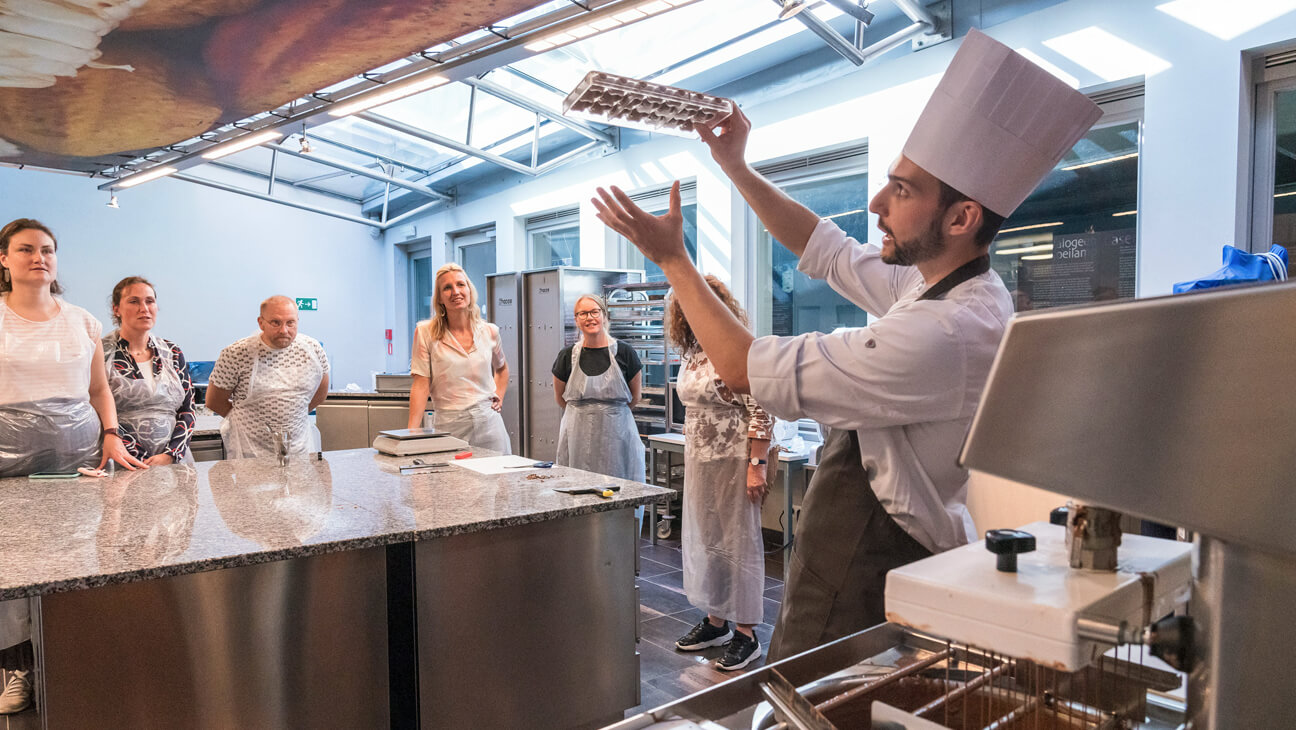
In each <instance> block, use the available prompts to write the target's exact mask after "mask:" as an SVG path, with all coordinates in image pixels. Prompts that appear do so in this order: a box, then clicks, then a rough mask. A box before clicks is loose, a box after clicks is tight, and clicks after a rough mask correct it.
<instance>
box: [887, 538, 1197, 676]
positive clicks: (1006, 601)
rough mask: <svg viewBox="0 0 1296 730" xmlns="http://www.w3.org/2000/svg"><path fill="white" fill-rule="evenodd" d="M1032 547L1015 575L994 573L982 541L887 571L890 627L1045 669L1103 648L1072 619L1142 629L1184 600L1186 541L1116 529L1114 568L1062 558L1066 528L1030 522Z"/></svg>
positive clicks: (1188, 581) (1188, 577)
mask: <svg viewBox="0 0 1296 730" xmlns="http://www.w3.org/2000/svg"><path fill="white" fill-rule="evenodd" d="M1020 529H1021V530H1024V531H1025V532H1029V533H1031V534H1032V535H1034V536H1035V546H1036V547H1035V551H1034V552H1029V553H1023V554H1020V555H1018V556H1017V572H1016V573H1005V572H1001V571H999V570H997V569H996V567H995V565H996V560H995V557H996V556H995V555H993V554H991V553H990V552H989V551H987V550H986V547H985V541H979V542H975V543H972V544H970V545H964V546H963V547H960V548H955V549H953V550H950V551H947V552H944V553H940V554H937V555H933V556H932V557H930V558H926V559H923V560H919V561H917V562H915V563H910V564H909V565H906V566H904V567H901V568H897V569H895V570H892V571H891V572H889V573H887V579H886V615H887V620H888V621H891V622H893V623H898V624H902V625H904V626H909V627H912V628H914V629H917V630H919V631H924V632H930V633H932V634H936V635H938V636H943V637H945V638H948V639H951V640H953V641H956V642H962V643H966V644H971V645H973V646H978V647H982V648H986V649H991V650H993V651H995V652H996V653H1002V654H1006V655H1009V656H1013V657H1017V658H1020V659H1029V660H1031V661H1033V662H1036V663H1038V664H1042V665H1044V666H1048V667H1053V668H1055V669H1063V670H1066V671H1078V670H1080V669H1083V668H1084V667H1086V666H1089V665H1090V664H1092V663H1093V662H1094V660H1095V659H1097V658H1098V657H1099V656H1101V655H1102V654H1103V652H1105V651H1107V650H1109V649H1111V648H1112V647H1111V645H1110V644H1101V643H1098V642H1095V641H1091V640H1089V639H1085V638H1083V637H1082V636H1081V635H1080V633H1079V631H1078V629H1077V627H1078V622H1079V621H1080V620H1081V619H1091V620H1095V621H1099V622H1103V623H1110V624H1120V623H1122V622H1124V623H1127V624H1128V625H1129V626H1135V627H1142V626H1147V625H1148V624H1149V623H1151V622H1152V621H1155V620H1156V619H1159V618H1161V617H1163V616H1165V615H1167V614H1169V613H1173V612H1174V611H1175V610H1176V609H1178V608H1180V607H1182V606H1183V605H1184V604H1186V603H1187V601H1188V599H1189V597H1190V591H1191V585H1192V560H1191V552H1192V545H1191V544H1189V543H1184V542H1175V541H1173V540H1162V539H1158V538H1153V537H1142V536H1139V535H1125V536H1124V537H1123V540H1122V543H1121V547H1120V553H1119V555H1120V557H1119V563H1118V566H1117V569H1116V571H1115V572H1110V573H1109V572H1102V571H1086V570H1076V569H1074V568H1071V567H1070V565H1069V563H1068V551H1067V543H1066V528H1065V527H1063V526H1061V525H1052V524H1049V523H1048V522H1033V523H1031V524H1029V525H1026V526H1024V527H1022V528H1020Z"/></svg>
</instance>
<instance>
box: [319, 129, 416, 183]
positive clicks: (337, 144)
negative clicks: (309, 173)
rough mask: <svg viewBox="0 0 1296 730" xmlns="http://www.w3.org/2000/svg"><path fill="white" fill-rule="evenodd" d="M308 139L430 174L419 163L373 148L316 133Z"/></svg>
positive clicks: (411, 170) (412, 170)
mask: <svg viewBox="0 0 1296 730" xmlns="http://www.w3.org/2000/svg"><path fill="white" fill-rule="evenodd" d="M310 139H311V140H313V141H315V142H323V143H324V144H326V145H329V146H331V147H336V148H338V149H340V150H346V151H348V152H354V153H356V154H358V155H364V156H366V157H372V158H374V159H375V160H382V161H383V162H387V163H390V164H393V165H397V166H399V167H403V168H405V169H406V170H409V171H410V172H417V173H419V174H420V175H431V174H432V171H431V170H428V169H427V168H425V167H421V166H419V165H413V164H410V163H408V162H405V161H404V160H398V159H396V158H395V157H389V156H387V155H384V154H381V153H379V152H374V151H373V150H367V149H364V148H363V147H356V146H355V145H352V144H347V143H346V142H339V141H337V140H335V139H329V138H328V137H321V136H319V134H318V133H316V134H312V135H311V136H310Z"/></svg>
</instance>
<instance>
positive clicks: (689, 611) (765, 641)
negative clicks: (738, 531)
mask: <svg viewBox="0 0 1296 730" xmlns="http://www.w3.org/2000/svg"><path fill="white" fill-rule="evenodd" d="M682 568H683V560H682V556H681V554H680V543H679V537H678V535H676V536H674V537H672V538H671V539H669V540H658V541H657V544H656V545H653V544H652V543H651V542H650V541H649V540H647V539H643V540H640V541H639V578H638V584H639V616H640V627H639V633H640V641H639V694H640V704H639V706H637V707H633V708H631V709H629V710H627V711H626V717H629V716H631V715H635V714H638V713H640V712H643V711H644V710H651V709H652V708H654V707H658V706H660V705H664V704H666V703H667V702H672V701H674V700H677V699H679V698H681V697H684V696H686V695H690V694H693V693H694V692H697V691H700V690H703V689H706V688H707V687H710V686H712V685H715V684H719V683H720V682H724V681H726V680H729V679H733V678H734V677H735V676H738V675H739V674H742V673H743V672H744V671H748V670H750V669H755V668H757V667H760V666H762V665H763V664H764V663H765V657H764V656H762V657H761V658H760V659H757V660H756V661H754V662H752V663H751V664H749V665H747V667H746V668H744V669H742V670H740V671H737V672H722V671H720V670H719V669H716V668H715V660H716V659H718V658H720V656H721V655H722V654H724V647H721V646H717V647H712V648H710V649H704V650H702V651H699V652H683V651H678V650H676V649H675V641H676V640H677V639H679V638H680V637H681V636H683V635H684V634H686V633H688V630H689V629H691V628H692V627H693V625H694V624H696V623H697V622H698V621H701V620H702V618H703V617H704V616H705V615H706V614H705V613H703V612H702V611H701V610H700V609H697V608H694V607H693V606H692V605H691V604H689V602H688V598H687V597H685V595H684V573H683V570H682ZM765 572H766V576H765V622H764V623H762V624H759V625H758V626H757V627H756V638H758V639H759V640H760V644H761V651H762V652H764V651H765V650H766V648H768V647H769V641H770V635H771V634H772V633H773V632H774V621H775V619H776V618H777V617H778V611H779V606H780V603H781V601H782V600H783V561H782V555H781V554H780V553H778V552H775V553H773V554H770V555H768V556H767V557H766V560H765Z"/></svg>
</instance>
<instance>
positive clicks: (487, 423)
mask: <svg viewBox="0 0 1296 730" xmlns="http://www.w3.org/2000/svg"><path fill="white" fill-rule="evenodd" d="M432 422H433V428H435V429H436V430H437V431H445V432H447V433H449V434H450V435H451V436H454V437H455V438H458V439H463V440H464V441H467V442H468V444H469V445H471V446H474V447H478V448H482V449H490V450H491V451H498V452H500V453H501V454H511V453H513V448H512V446H511V445H510V444H509V435H508V429H507V428H505V426H504V417H503V416H501V415H500V414H499V413H498V412H496V410H495V409H494V408H491V405H490V401H482V402H481V403H478V404H477V405H475V406H472V407H471V408H465V409H463V410H459V411H452V410H449V409H441V408H438V409H437V410H436V412H434V413H433V414H432Z"/></svg>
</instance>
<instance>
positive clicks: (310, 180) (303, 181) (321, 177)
mask: <svg viewBox="0 0 1296 730" xmlns="http://www.w3.org/2000/svg"><path fill="white" fill-rule="evenodd" d="M350 174H351V173H349V172H344V171H342V170H334V171H333V172H326V173H324V174H323V175H313V176H311V177H307V178H302V179H301V180H297V181H293V180H284V182H286V183H288V184H289V185H292V186H293V187H301V186H303V185H310V184H311V183H313V182H319V181H320V180H332V179H333V178H335V177H340V176H342V175H350Z"/></svg>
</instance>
